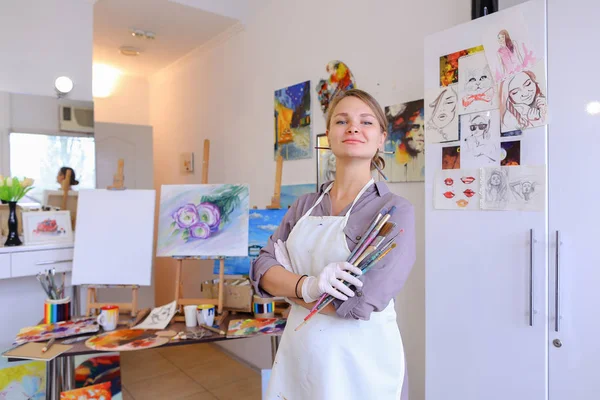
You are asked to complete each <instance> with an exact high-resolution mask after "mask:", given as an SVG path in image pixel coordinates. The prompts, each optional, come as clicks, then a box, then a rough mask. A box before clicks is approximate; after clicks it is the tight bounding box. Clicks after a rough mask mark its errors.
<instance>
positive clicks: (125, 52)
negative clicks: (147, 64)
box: [119, 46, 140, 56]
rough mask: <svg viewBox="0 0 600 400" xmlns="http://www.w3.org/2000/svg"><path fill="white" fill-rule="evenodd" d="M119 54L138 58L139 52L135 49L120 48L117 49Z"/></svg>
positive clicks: (128, 47) (129, 47)
mask: <svg viewBox="0 0 600 400" xmlns="http://www.w3.org/2000/svg"><path fill="white" fill-rule="evenodd" d="M119 52H120V53H121V54H123V55H124V56H139V55H140V51H139V50H138V49H136V48H135V47H131V46H121V47H119Z"/></svg>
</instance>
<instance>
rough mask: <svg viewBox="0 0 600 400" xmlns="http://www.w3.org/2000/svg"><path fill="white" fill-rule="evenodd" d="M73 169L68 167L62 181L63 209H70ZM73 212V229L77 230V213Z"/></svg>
mask: <svg viewBox="0 0 600 400" xmlns="http://www.w3.org/2000/svg"><path fill="white" fill-rule="evenodd" d="M71 176H72V173H71V170H70V169H68V170H67V172H66V173H65V179H64V180H63V181H62V183H61V184H60V186H61V189H62V192H63V195H62V201H61V204H60V205H61V207H60V209H61V210H68V208H67V202H68V199H69V191H70V190H71ZM70 214H71V228H72V229H73V230H75V225H76V223H77V213H73V212H72V213H70Z"/></svg>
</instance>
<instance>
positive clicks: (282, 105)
mask: <svg viewBox="0 0 600 400" xmlns="http://www.w3.org/2000/svg"><path fill="white" fill-rule="evenodd" d="M273 112H274V114H273V115H274V118H275V148H274V158H275V159H277V156H278V155H279V154H281V156H282V157H283V159H284V160H299V159H302V158H311V157H312V149H311V148H310V142H311V136H312V135H311V129H310V126H311V115H310V81H306V82H302V83H298V84H296V85H292V86H288V87H286V88H283V89H279V90H276V91H275V107H274V110H273Z"/></svg>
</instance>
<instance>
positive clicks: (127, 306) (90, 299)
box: [65, 158, 140, 317]
mask: <svg viewBox="0 0 600 400" xmlns="http://www.w3.org/2000/svg"><path fill="white" fill-rule="evenodd" d="M124 166H125V161H124V160H123V159H122V158H121V159H119V161H118V164H117V173H116V174H115V175H114V176H113V184H112V186H108V187H107V189H108V190H125V186H124V184H125V176H124V174H123V170H124ZM67 173H68V176H70V171H68V172H67ZM69 179H70V178H69ZM65 180H66V178H65ZM100 288H130V289H131V298H132V300H131V303H113V302H111V303H100V302H98V292H97V289H100ZM139 288H140V287H139V285H90V286H88V289H87V305H86V308H85V310H86V311H85V314H86V315H88V316H91V312H92V310H99V309H100V308H101V307H104V306H108V305H116V306H118V307H119V313H121V312H122V311H129V312H131V316H132V317H135V316H136V314H137V312H138V290H139Z"/></svg>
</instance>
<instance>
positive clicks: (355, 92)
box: [325, 89, 387, 171]
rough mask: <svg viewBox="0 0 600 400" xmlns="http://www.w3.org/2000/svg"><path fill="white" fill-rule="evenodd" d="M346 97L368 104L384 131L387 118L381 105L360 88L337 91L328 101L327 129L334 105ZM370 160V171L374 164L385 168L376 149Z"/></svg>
mask: <svg viewBox="0 0 600 400" xmlns="http://www.w3.org/2000/svg"><path fill="white" fill-rule="evenodd" d="M346 97H356V98H357V99H359V100H361V101H362V102H363V103H365V104H366V105H367V106H369V108H370V109H371V111H373V113H374V114H375V119H377V122H378V123H379V126H380V127H381V133H383V132H386V130H385V128H386V126H387V119H386V118H385V113H384V112H383V108H381V106H380V105H379V103H378V102H377V100H375V98H374V97H373V96H371V95H370V94H369V93H367V92H365V91H364V90H360V89H349V90H346V91H344V92H339V93H338V94H337V95H336V96H335V97H334V98H333V100H332V101H331V103H329V108H328V110H327V116H326V118H325V126H326V127H327V130H329V127H330V126H331V119H332V118H333V111H334V110H335V107H337V105H338V104H339V102H340V101H342V100H343V99H345V98H346ZM371 162H372V163H371V171H372V170H374V169H375V165H376V166H377V167H379V168H380V169H384V168H385V161H384V159H383V157H381V156H380V155H379V150H377V153H375V155H374V156H373V159H372V160H371ZM373 164H374V165H373Z"/></svg>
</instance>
